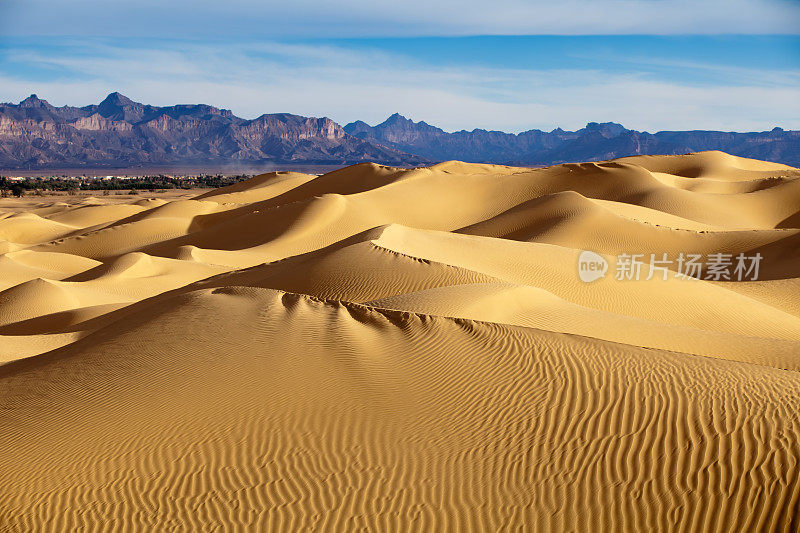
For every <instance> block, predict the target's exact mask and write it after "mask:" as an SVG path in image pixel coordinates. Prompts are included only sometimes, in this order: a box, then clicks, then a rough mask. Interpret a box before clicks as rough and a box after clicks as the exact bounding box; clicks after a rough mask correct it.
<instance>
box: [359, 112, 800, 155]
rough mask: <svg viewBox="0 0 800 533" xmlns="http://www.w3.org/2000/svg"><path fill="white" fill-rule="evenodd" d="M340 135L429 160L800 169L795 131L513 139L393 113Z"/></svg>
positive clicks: (616, 132) (532, 134)
mask: <svg viewBox="0 0 800 533" xmlns="http://www.w3.org/2000/svg"><path fill="white" fill-rule="evenodd" d="M344 131H346V132H347V133H349V134H351V135H353V136H355V137H358V138H359V139H364V140H367V141H370V142H373V143H379V144H382V145H384V146H389V147H392V148H396V149H397V150H402V151H404V152H408V153H413V154H417V155H420V156H424V157H426V158H428V159H433V160H449V159H459V160H462V161H471V162H476V163H504V164H510V165H515V164H517V165H526V164H542V165H550V164H557V163H566V162H575V161H601V160H604V159H613V158H616V157H625V156H630V155H641V154H685V153H689V152H699V151H703V150H721V151H723V152H727V153H729V154H733V155H738V156H742V157H752V158H755V159H762V160H765V161H775V162H778V163H785V164H788V165H792V166H800V131H784V130H782V129H781V128H775V129H773V130H772V131H766V132H757V133H756V132H753V133H736V132H723V131H661V132H658V133H655V134H652V133H647V132H641V131H635V130H629V129H626V128H625V127H624V126H622V125H621V124H616V123H614V122H606V123H602V124H598V123H596V122H590V123H589V124H587V125H586V127H585V128H582V129H580V130H577V131H564V130H562V129H561V128H557V129H554V130H552V131H549V132H546V131H541V130H529V131H524V132H522V133H519V134H513V133H504V132H502V131H487V130H482V129H475V130H472V131H463V130H462V131H456V132H454V133H447V132H445V131H444V130H442V129H440V128H437V127H435V126H431V125H430V124H427V123H425V122H414V121H412V120H409V119H407V118H405V117H403V116H401V115H399V114H396V113H395V114H394V115H392V116H390V117H389V118H388V119H387V120H386V121H384V122H383V123H381V124H378V125H377V126H374V127H373V126H369V125H368V124H366V123H364V122H362V121H357V122H352V123H350V124H348V125H346V126H345V127H344Z"/></svg>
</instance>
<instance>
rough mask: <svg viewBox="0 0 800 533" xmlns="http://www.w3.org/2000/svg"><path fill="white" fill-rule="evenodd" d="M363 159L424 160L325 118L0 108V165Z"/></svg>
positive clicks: (117, 98)
mask: <svg viewBox="0 0 800 533" xmlns="http://www.w3.org/2000/svg"><path fill="white" fill-rule="evenodd" d="M367 160H369V161H380V162H383V163H386V164H390V165H408V164H418V163H425V162H427V160H426V159H425V158H422V157H414V156H411V155H409V154H406V153H402V152H400V151H398V150H396V149H393V148H388V147H385V146H381V145H378V144H376V143H373V142H370V141H365V140H363V139H359V138H357V137H354V136H352V135H349V134H348V133H346V132H345V131H344V130H343V129H342V127H341V126H340V125H339V124H337V123H335V122H334V121H332V120H331V119H329V118H310V117H301V116H298V115H291V114H288V113H278V114H265V115H261V116H260V117H258V118H255V119H253V120H245V119H243V118H239V117H237V116H235V115H234V114H233V113H231V111H229V110H227V109H217V108H216V107H212V106H209V105H203V104H200V105H174V106H169V107H157V106H151V105H145V104H140V103H138V102H134V101H132V100H130V99H129V98H126V97H125V96H123V95H121V94H119V93H112V94H109V95H108V97H106V99H105V100H103V101H102V102H101V103H100V104H99V105H89V106H85V107H70V106H64V107H54V106H52V105H50V104H49V103H48V102H47V101H45V100H41V99H39V98H38V97H37V96H36V95H31V96H30V97H28V98H26V99H25V100H23V101H22V102H20V103H19V104H18V105H14V104H0V168H7V169H17V168H24V169H38V168H42V169H45V168H75V167H79V168H80V167H83V168H97V167H100V168H102V167H132V166H140V165H187V164H192V165H202V164H208V165H220V164H223V165H224V164H231V163H236V162H258V163H266V162H274V163H304V164H334V165H338V164H349V163H357V162H360V161H367Z"/></svg>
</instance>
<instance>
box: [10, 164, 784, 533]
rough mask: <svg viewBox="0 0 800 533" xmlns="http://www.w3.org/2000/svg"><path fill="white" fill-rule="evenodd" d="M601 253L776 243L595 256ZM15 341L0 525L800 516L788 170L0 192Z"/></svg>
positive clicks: (133, 527)
mask: <svg viewBox="0 0 800 533" xmlns="http://www.w3.org/2000/svg"><path fill="white" fill-rule="evenodd" d="M40 200H41V199H40ZM20 202H26V203H24V204H23V203H20ZM582 250H591V251H594V252H596V253H597V254H599V255H600V256H602V257H603V258H605V259H606V260H607V261H608V262H609V264H612V265H613V263H614V260H615V258H616V257H617V256H619V255H620V254H635V253H641V254H645V255H649V254H650V253H656V254H658V255H661V254H662V253H665V254H667V255H668V256H670V257H673V258H674V257H675V256H677V255H678V254H681V253H683V254H698V255H703V256H708V255H710V254H714V253H726V254H732V255H734V256H735V255H736V254H739V253H744V254H747V255H748V256H752V255H754V254H756V253H758V254H760V255H761V257H762V258H763V259H762V261H761V263H760V272H759V276H758V279H757V280H742V281H736V280H732V281H725V280H721V281H714V280H706V279H700V280H685V279H679V278H676V277H675V276H674V273H675V272H674V271H673V270H670V271H669V275H668V276H667V278H668V279H666V280H664V279H662V278H661V277H660V276H655V277H653V278H652V279H650V280H646V279H644V278H642V279H640V280H638V281H636V280H618V279H616V278H615V275H614V272H613V266H612V267H611V268H612V270H610V271H609V272H608V274H607V275H606V276H605V277H604V278H602V279H599V280H597V281H594V282H592V283H585V282H583V281H581V279H579V277H578V270H577V265H578V258H579V255H580V253H581V251H582ZM0 361H2V362H4V364H2V365H0V381H2V383H0V427H2V431H0V530H10V531H33V530H58V531H72V530H77V529H81V528H85V529H89V530H103V529H110V530H129V531H173V530H174V531H220V530H237V529H241V528H251V529H263V530H270V529H272V530H276V529H278V530H291V531H294V530H307V529H313V530H364V529H365V530H371V531H396V530H413V531H430V530H435V531H442V530H456V531H464V530H479V531H500V530H540V531H598V530H635V531H651V530H660V531H675V530H695V531H700V530H703V531H706V530H708V531H755V530H783V531H796V530H797V529H798V528H799V527H800V523H798V520H800V513H799V512H798V497H799V496H800V466H799V465H798V462H800V374H798V371H800V170H798V169H794V168H791V167H787V166H783V165H778V164H773V163H765V162H761V161H754V160H747V159H742V158H737V157H733V156H729V155H727V154H723V153H720V152H702V153H697V154H690V155H685V156H642V157H632V158H624V159H619V160H615V161H609V162H602V163H584V164H567V165H559V166H554V167H548V168H543V169H526V168H514V167H505V166H496V165H477V164H467V163H460V162H448V163H442V164H439V165H435V166H433V167H430V168H418V169H411V170H405V169H395V168H389V167H383V166H379V165H374V164H361V165H356V166H353V167H349V168H346V169H342V170H338V171H334V172H331V173H329V174H325V175H322V176H319V177H316V176H312V175H306V174H298V173H287V172H284V173H272V174H266V175H263V176H258V177H256V178H253V179H251V180H249V181H246V182H243V183H239V184H236V185H233V186H231V187H226V188H223V189H219V190H214V191H209V192H204V193H202V194H200V195H199V196H195V197H171V198H166V199H158V198H145V199H143V198H141V197H139V198H137V197H131V198H129V199H128V198H125V199H123V198H119V197H108V198H105V197H97V198H89V199H86V198H65V199H60V201H58V202H50V201H44V202H41V201H40V202H38V203H37V202H36V201H35V200H31V199H30V198H28V199H25V200H22V201H20V200H13V199H3V200H0Z"/></svg>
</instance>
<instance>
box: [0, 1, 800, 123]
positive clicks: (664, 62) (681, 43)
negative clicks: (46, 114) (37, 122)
mask: <svg viewBox="0 0 800 533" xmlns="http://www.w3.org/2000/svg"><path fill="white" fill-rule="evenodd" d="M798 32H800V2H797V1H794V0H793V1H783V0H759V1H757V2H756V1H753V0H727V1H724V2H723V1H716V0H707V1H706V2H688V1H685V0H615V1H597V0H596V1H593V2H589V1H587V0H566V1H564V2H561V3H559V4H558V5H554V4H553V3H552V2H538V1H530V0H529V1H516V0H515V1H507V0H502V1H498V2H495V3H493V4H492V5H489V4H488V3H486V2H476V1H474V0H462V1H461V2H451V1H450V0H445V1H440V2H430V1H428V2H422V1H419V0H407V1H406V2H404V3H403V4H402V5H397V4H396V3H388V2H387V3H381V2H377V1H372V2H366V1H364V0H339V1H338V2H331V1H316V2H315V1H311V0H298V1H296V2H294V3H291V4H290V3H280V4H278V3H277V2H252V1H245V0H229V1H228V2H226V3H224V4H220V3H218V2H208V1H206V0H197V1H195V2H191V3H188V2H180V1H179V2H171V3H158V2H152V1H150V0H141V1H140V2H135V3H134V2H107V1H100V0H73V1H72V2H54V1H44V0H26V1H25V2H22V1H19V0H0V101H11V102H17V101H19V100H21V99H22V98H24V97H26V96H27V95H29V94H31V93H37V94H38V95H39V96H40V97H42V98H45V99H47V100H49V101H50V102H51V103H53V104H55V105H64V104H70V105H86V104H89V103H96V102H98V101H99V100H100V99H102V98H103V97H104V96H105V95H106V94H107V93H109V92H111V91H114V90H118V91H120V92H122V93H123V94H126V95H127V96H129V97H131V98H133V99H135V100H138V101H142V102H146V103H152V104H157V105H169V104H174V103H199V102H203V103H210V104H213V105H216V106H218V107H224V108H229V109H232V110H233V111H234V112H235V113H236V114H238V115H240V116H243V117H247V118H253V117H255V116H257V115H259V114H261V113H268V112H291V113H297V114H302V115H311V116H330V117H331V118H333V119H334V120H336V121H338V122H340V123H347V122H350V121H352V120H356V119H362V120H366V121H367V122H369V123H373V124H374V123H377V122H380V121H382V120H383V119H385V118H386V116H388V115H389V114H391V113H393V112H400V113H402V114H404V115H406V116H408V117H410V118H413V119H415V120H425V121H427V122H429V123H432V124H435V125H438V126H441V127H443V128H444V129H446V130H450V131H452V130H457V129H462V128H464V129H472V128H476V127H480V128H486V129H501V130H505V131H515V132H518V131H522V130H525V129H530V128H541V129H546V130H549V129H552V128H554V127H557V126H560V127H563V128H565V129H575V128H579V127H581V126H583V125H584V124H585V123H586V122H588V121H598V122H600V121H616V122H621V123H623V124H624V125H626V126H628V127H631V128H636V129H642V130H648V131H658V130H664V129H722V130H740V131H741V130H748V131H749V130H765V129H771V128H772V127H774V126H776V125H777V126H781V127H784V128H787V129H789V128H792V129H800V35H798Z"/></svg>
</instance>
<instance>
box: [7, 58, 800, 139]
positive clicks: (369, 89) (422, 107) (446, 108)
mask: <svg viewBox="0 0 800 533" xmlns="http://www.w3.org/2000/svg"><path fill="white" fill-rule="evenodd" d="M7 53H8V54H7V55H8V56H10V57H11V56H13V57H14V58H15V61H18V62H24V63H25V64H26V65H27V67H28V68H29V69H33V70H35V69H36V68H46V69H50V70H52V71H55V72H63V75H62V76H61V77H60V78H49V79H47V80H45V81H42V80H41V79H37V78H36V77H35V76H33V75H25V74H20V73H18V72H16V73H12V72H9V71H6V72H2V71H0V100H6V101H18V100H20V99H21V98H23V97H25V96H27V95H28V94H30V93H31V92H36V93H38V94H39V96H40V97H43V98H46V99H48V100H50V101H51V103H53V104H55V105H64V104H70V105H85V104H89V103H96V102H98V101H99V100H100V99H102V98H103V97H104V96H105V94H107V93H108V92H110V91H114V90H119V91H120V92H122V93H123V94H126V95H128V96H130V97H131V98H134V99H136V100H139V101H142V102H145V103H152V104H156V105H170V104H174V103H201V102H202V103H209V104H212V105H216V106H218V107H224V108H229V109H232V110H233V111H234V112H235V113H236V114H238V115H240V116H244V117H248V118H253V117H255V116H257V115H259V114H261V113H267V112H292V113H297V114H302V115H311V116H330V117H331V118H333V119H334V120H337V121H338V122H341V123H345V122H349V121H351V120H355V119H362V120H366V121H367V122H370V123H376V122H380V121H382V120H383V119H385V118H386V116H387V115H388V114H389V113H391V112H394V111H398V112H400V113H402V114H404V115H406V116H409V117H411V118H414V119H416V120H425V121H427V122H429V123H432V124H435V125H438V126H440V127H443V128H444V129H447V130H456V129H462V128H463V129H472V128H475V127H482V128H486V129H503V130H506V131H522V130H526V129H530V128H542V129H551V128H553V127H556V126H561V127H564V128H569V129H574V128H578V127H581V126H583V125H584V124H585V123H586V122H587V121H609V120H613V121H617V122H622V123H623V124H625V125H626V126H628V127H632V128H636V129H644V130H648V131H657V130H661V129H723V130H739V131H744V130H764V129H770V128H772V127H773V126H775V125H780V126H782V127H784V128H795V129H798V128H800V106H798V104H797V102H800V84H798V83H797V80H798V74H797V73H793V72H786V71H779V72H771V71H766V70H762V69H756V70H748V69H739V70H737V71H735V72H732V73H729V74H730V75H732V76H736V77H737V79H740V80H744V83H742V82H741V81H738V82H737V83H731V84H730V85H724V84H723V85H714V86H703V85H691V84H687V83H685V82H684V83H681V82H678V81H671V80H664V79H654V78H652V77H648V76H645V75H642V74H638V75H637V74H625V73H620V72H609V71H604V70H599V69H593V70H564V69H561V70H559V69H549V70H515V69H508V68H491V67H486V66H458V67H441V66H431V65H426V64H424V63H420V62H419V61H416V60H414V59H412V58H408V57H405V56H399V55H394V54H389V53H386V52H382V51H380V50H351V49H344V48H338V47H336V46H332V45H319V46H317V45H310V44H291V43H279V42H272V43H270V42H264V43H260V44H251V45H237V46H223V45H217V44H202V43H191V44H189V43H186V42H174V43H172V44H170V45H167V44H165V43H158V44H157V45H153V46H152V47H146V46H145V47H141V46H140V47H137V48H131V47H129V46H116V45H113V44H104V45H98V44H97V43H92V44H91V45H86V47H85V49H82V50H78V51H76V50H74V49H64V50H63V51H62V52H60V53H59V52H53V51H52V50H49V51H48V52H47V53H45V52H42V51H37V50H36V49H29V48H25V47H20V48H17V49H8V50H7ZM692 68H703V66H702V65H694V66H693V67H692ZM764 77H768V78H769V79H770V82H769V83H768V84H764V83H758V80H761V79H763V78H764Z"/></svg>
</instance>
